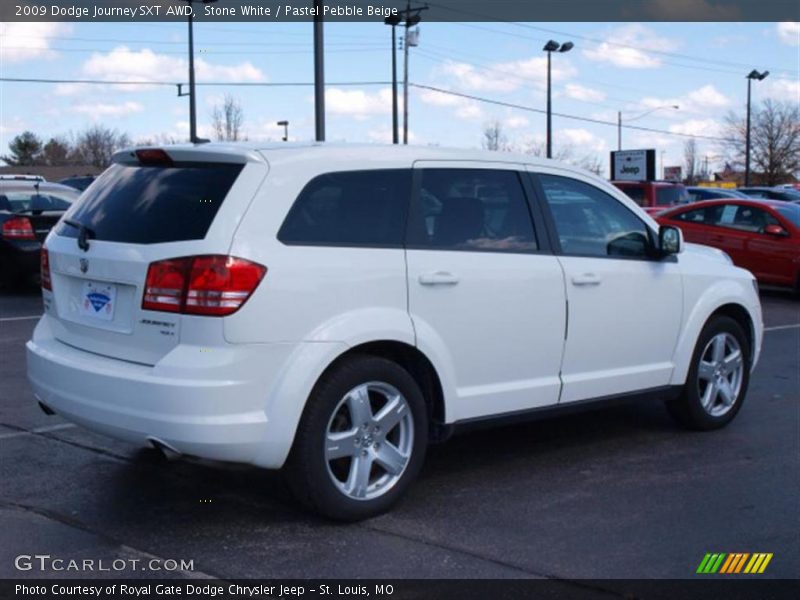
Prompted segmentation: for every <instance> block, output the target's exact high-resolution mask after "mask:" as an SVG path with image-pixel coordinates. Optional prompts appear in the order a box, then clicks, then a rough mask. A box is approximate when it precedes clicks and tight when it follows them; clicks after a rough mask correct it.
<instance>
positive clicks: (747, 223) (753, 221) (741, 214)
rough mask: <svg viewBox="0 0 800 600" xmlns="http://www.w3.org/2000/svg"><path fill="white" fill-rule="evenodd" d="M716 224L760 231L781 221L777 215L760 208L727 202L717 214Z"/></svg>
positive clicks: (755, 231) (749, 230)
mask: <svg viewBox="0 0 800 600" xmlns="http://www.w3.org/2000/svg"><path fill="white" fill-rule="evenodd" d="M714 225H718V226H720V227H728V228H730V229H738V230H739V231H747V232H751V233H760V232H762V231H764V228H765V227H766V226H767V225H780V223H779V222H778V220H777V219H776V218H775V217H773V216H772V215H771V214H769V213H768V212H767V211H765V210H762V209H760V208H756V207H754V206H745V205H737V204H726V205H724V207H723V208H722V209H721V210H719V211H718V212H717V214H716V215H715V220H714Z"/></svg>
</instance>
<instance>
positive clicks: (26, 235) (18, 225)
mask: <svg viewBox="0 0 800 600" xmlns="http://www.w3.org/2000/svg"><path fill="white" fill-rule="evenodd" d="M3 238H5V239H7V240H35V239H36V236H35V235H34V233H33V227H32V226H31V220H30V219H29V218H27V217H14V218H12V219H9V220H8V221H6V222H5V223H3Z"/></svg>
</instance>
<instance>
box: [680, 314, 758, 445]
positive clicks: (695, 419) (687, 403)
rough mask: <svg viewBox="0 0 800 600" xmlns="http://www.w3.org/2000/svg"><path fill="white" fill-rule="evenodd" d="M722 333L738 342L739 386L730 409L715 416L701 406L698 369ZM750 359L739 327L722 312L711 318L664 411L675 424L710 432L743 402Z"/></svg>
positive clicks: (734, 413)
mask: <svg viewBox="0 0 800 600" xmlns="http://www.w3.org/2000/svg"><path fill="white" fill-rule="evenodd" d="M723 333H725V334H729V335H730V336H733V337H734V338H735V340H736V342H737V343H738V344H739V348H740V351H741V355H742V375H741V385H740V387H739V393H738V394H737V395H736V398H735V400H734V401H733V403H732V404H731V405H730V408H729V409H728V410H727V411H726V412H725V413H724V414H721V415H714V414H712V413H711V412H709V410H707V409H706V408H704V407H703V403H702V400H701V385H702V384H701V382H700V381H699V379H698V372H699V369H700V363H701V358H702V357H703V354H704V352H705V351H706V348H707V347H708V345H709V344H710V342H711V340H712V339H714V338H715V337H716V336H718V335H719V334H723ZM750 362H751V354H750V343H749V342H748V339H747V335H746V334H745V332H744V330H743V329H742V326H741V325H740V324H739V323H738V322H737V321H735V320H734V319H732V318H730V317H726V316H722V315H719V316H715V317H712V318H711V319H710V320H709V321H708V323H706V325H705V327H703V330H702V331H701V332H700V336H699V337H698V339H697V345H696V346H695V349H694V353H693V354H692V363H691V366H690V368H689V373H688V375H687V377H686V383H685V384H684V387H683V390H682V391H681V394H680V396H678V397H677V398H674V399H672V400H670V401H668V402H667V410H668V411H669V413H670V414H671V415H672V416H673V417H674V418H675V420H676V421H678V423H680V424H681V425H683V426H684V427H686V428H688V429H693V430H696V431H710V430H713V429H719V428H721V427H724V426H725V425H727V424H728V423H730V422H731V421H732V420H733V419H734V418H735V417H736V415H737V413H738V412H739V410H741V408H742V404H744V400H745V397H746V396H747V388H748V385H749V383H750Z"/></svg>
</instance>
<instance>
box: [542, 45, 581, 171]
mask: <svg viewBox="0 0 800 600" xmlns="http://www.w3.org/2000/svg"><path fill="white" fill-rule="evenodd" d="M574 46H575V44H573V43H572V42H564V43H563V44H559V43H558V42H556V41H553V40H550V41H549V42H547V43H546V44H545V45H544V48H542V50H544V51H545V52H547V158H553V85H552V73H551V56H552V54H553V52H561V53H564V52H569V51H570V50H572V48H573V47H574Z"/></svg>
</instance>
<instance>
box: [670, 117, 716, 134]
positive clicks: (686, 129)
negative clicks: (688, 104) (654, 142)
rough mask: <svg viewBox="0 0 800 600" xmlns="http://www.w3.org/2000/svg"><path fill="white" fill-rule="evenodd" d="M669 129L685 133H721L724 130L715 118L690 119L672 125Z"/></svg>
mask: <svg viewBox="0 0 800 600" xmlns="http://www.w3.org/2000/svg"><path fill="white" fill-rule="evenodd" d="M669 130H670V131H672V132H673V133H682V134H685V135H709V136H715V135H719V134H720V132H721V131H722V124H721V123H720V122H719V121H716V120H715V119H689V120H688V121H683V122H682V123H676V124H675V125H670V127H669Z"/></svg>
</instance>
